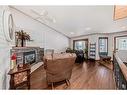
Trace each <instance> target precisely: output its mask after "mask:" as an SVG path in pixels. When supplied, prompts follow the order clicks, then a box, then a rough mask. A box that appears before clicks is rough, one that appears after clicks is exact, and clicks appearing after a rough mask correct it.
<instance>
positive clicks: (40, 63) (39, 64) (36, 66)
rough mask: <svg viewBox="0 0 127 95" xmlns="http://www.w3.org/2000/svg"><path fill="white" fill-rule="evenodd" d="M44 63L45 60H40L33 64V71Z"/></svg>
mask: <svg viewBox="0 0 127 95" xmlns="http://www.w3.org/2000/svg"><path fill="white" fill-rule="evenodd" d="M42 64H44V63H43V62H38V63H37V64H35V65H33V66H32V67H31V73H32V72H33V71H35V70H36V69H37V68H39V67H40V66H41V65H42Z"/></svg>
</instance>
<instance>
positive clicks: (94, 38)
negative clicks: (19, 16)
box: [70, 32, 127, 60]
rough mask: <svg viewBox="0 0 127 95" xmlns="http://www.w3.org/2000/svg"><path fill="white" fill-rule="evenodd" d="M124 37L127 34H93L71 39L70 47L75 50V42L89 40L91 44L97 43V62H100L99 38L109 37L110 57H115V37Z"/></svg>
mask: <svg viewBox="0 0 127 95" xmlns="http://www.w3.org/2000/svg"><path fill="white" fill-rule="evenodd" d="M122 35H127V32H121V33H112V34H93V35H87V36H81V37H74V38H71V39H70V46H71V48H73V40H77V39H88V41H89V44H90V43H96V60H99V54H98V38H99V37H108V55H109V56H111V57H113V50H114V37H115V36H122ZM88 52H89V45H88ZM88 54H89V53H88Z"/></svg>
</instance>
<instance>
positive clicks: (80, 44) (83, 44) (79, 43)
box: [75, 41, 86, 50]
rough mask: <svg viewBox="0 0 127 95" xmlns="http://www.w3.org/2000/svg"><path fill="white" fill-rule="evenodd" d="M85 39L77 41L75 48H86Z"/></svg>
mask: <svg viewBox="0 0 127 95" xmlns="http://www.w3.org/2000/svg"><path fill="white" fill-rule="evenodd" d="M85 48H86V46H85V41H76V42H75V50H83V49H85Z"/></svg>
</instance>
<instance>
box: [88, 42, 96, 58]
mask: <svg viewBox="0 0 127 95" xmlns="http://www.w3.org/2000/svg"><path fill="white" fill-rule="evenodd" d="M89 59H91V60H95V59H96V43H90V51H89Z"/></svg>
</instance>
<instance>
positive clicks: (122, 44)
mask: <svg viewBox="0 0 127 95" xmlns="http://www.w3.org/2000/svg"><path fill="white" fill-rule="evenodd" d="M119 50H127V35H124V36H116V37H114V52H116V51H119Z"/></svg>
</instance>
